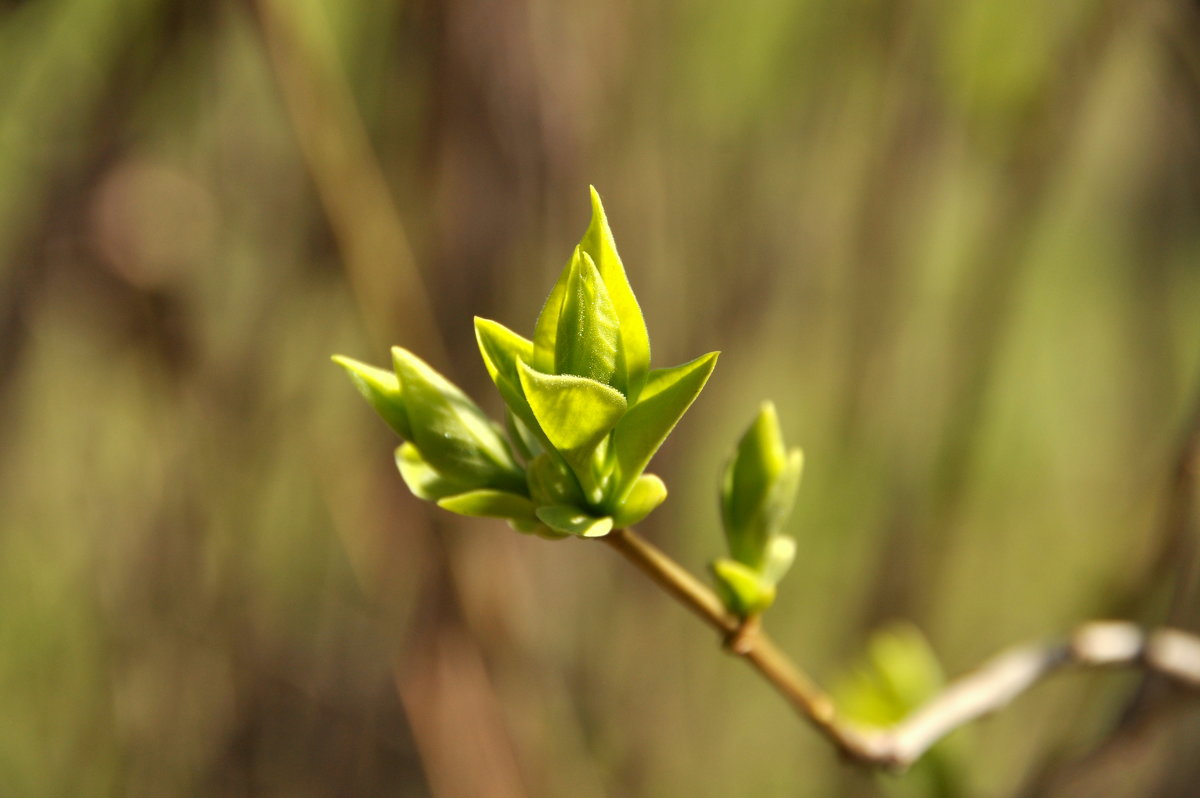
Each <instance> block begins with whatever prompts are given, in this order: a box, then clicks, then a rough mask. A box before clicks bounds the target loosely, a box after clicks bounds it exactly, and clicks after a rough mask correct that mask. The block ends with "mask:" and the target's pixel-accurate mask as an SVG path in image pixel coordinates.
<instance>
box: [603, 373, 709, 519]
mask: <svg viewBox="0 0 1200 798" xmlns="http://www.w3.org/2000/svg"><path fill="white" fill-rule="evenodd" d="M718 354H719V353H718V352H710V353H708V354H707V355H701V356H700V357H698V358H696V359H695V360H693V361H690V362H688V363H684V364H682V365H679V366H674V367H672V368H667V369H655V370H654V371H652V372H650V376H649V378H648V379H647V381H646V387H645V388H644V389H643V390H642V392H641V396H640V397H639V398H638V402H637V404H635V405H634V406H633V407H631V408H630V409H629V412H627V413H626V414H625V416H624V418H622V419H621V421H620V423H619V424H617V427H616V429H615V430H613V447H614V449H615V454H616V460H617V475H618V479H619V480H620V483H619V484H620V485H621V488H622V490H623V491H625V492H627V491H629V490H631V489H632V488H633V484H634V480H636V479H637V478H638V476H639V475H640V474H641V473H642V471H644V470H645V468H646V465H647V464H648V463H649V462H650V458H651V457H653V456H654V453H655V452H657V451H658V447H660V446H662V443H663V441H665V440H666V439H667V435H669V434H670V433H671V430H672V429H674V428H675V424H676V423H678V421H679V419H680V418H681V417H682V416H683V414H684V413H685V412H686V411H687V409H688V408H689V407H690V406H691V404H692V402H693V401H695V399H696V397H697V396H699V395H700V391H701V390H703V388H704V383H706V382H707V381H708V377H709V375H710V374H712V370H713V368H714V367H715V366H716V365H717V355H718ZM623 498H624V496H623V495H620V494H618V497H617V499H618V501H620V500H621V499H623Z"/></svg>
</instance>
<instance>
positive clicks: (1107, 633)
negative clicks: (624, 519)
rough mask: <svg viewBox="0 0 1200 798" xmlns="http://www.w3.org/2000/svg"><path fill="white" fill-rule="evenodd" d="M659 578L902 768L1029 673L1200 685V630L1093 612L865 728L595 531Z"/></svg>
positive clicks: (866, 750) (628, 551)
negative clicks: (1055, 636)
mask: <svg viewBox="0 0 1200 798" xmlns="http://www.w3.org/2000/svg"><path fill="white" fill-rule="evenodd" d="M602 540H604V541H605V542H606V543H608V544H609V545H610V546H612V547H613V548H614V549H616V550H617V551H618V552H620V553H621V554H622V556H624V557H625V558H626V559H627V560H629V561H630V562H632V563H633V564H634V565H636V566H637V567H638V568H639V569H640V570H641V571H642V572H643V573H645V574H646V575H647V576H649V577H650V578H651V579H652V580H653V581H654V582H655V583H656V584H657V585H658V586H659V587H661V588H662V589H663V590H665V591H666V592H667V593H669V594H671V595H672V596H674V597H675V599H676V600H678V601H679V602H680V603H681V604H683V605H684V606H686V607H687V608H688V609H690V610H692V611H693V612H694V613H696V614H697V615H698V616H700V618H701V619H702V620H704V621H705V622H706V623H708V625H709V626H712V627H713V628H714V629H716V630H717V631H718V632H719V633H721V635H722V637H723V638H724V639H725V640H726V641H728V640H730V639H731V636H733V635H737V637H738V640H739V641H740V645H739V646H737V647H727V648H729V650H730V653H732V654H734V655H735V656H739V657H741V658H742V659H744V660H746V662H748V663H749V664H750V665H751V667H753V668H754V669H755V670H757V671H758V672H759V673H760V674H762V676H763V678H765V679H766V680H767V681H768V682H769V683H770V684H771V685H772V686H773V687H774V688H775V689H776V690H778V691H779V693H780V694H782V695H783V696H784V697H785V698H786V699H787V700H788V702H789V703H790V704H791V705H792V706H793V707H794V708H795V709H796V711H797V712H799V713H800V715H801V716H802V717H803V718H804V719H805V720H807V721H808V722H809V723H811V724H812V725H813V726H814V727H815V728H816V729H817V730H818V731H819V732H821V733H822V734H823V735H825V736H826V737H827V738H828V739H829V740H830V741H831V742H832V743H833V744H834V745H835V746H837V748H838V749H839V750H840V751H841V752H842V753H843V754H844V755H846V756H847V757H848V758H850V759H851V760H853V761H855V762H857V763H860V764H862V765H866V766H870V767H879V768H886V769H890V770H904V769H906V768H907V767H909V766H910V765H912V764H913V763H914V762H916V761H917V760H918V759H920V758H921V756H922V755H923V754H924V753H925V752H926V751H928V750H929V749H930V748H931V747H932V746H933V745H934V744H935V743H936V742H937V741H938V740H940V739H941V738H942V737H944V736H946V735H947V734H949V733H950V732H951V731H953V730H954V729H957V728H958V727H960V726H962V725H964V724H966V723H969V722H970V721H972V720H975V719H977V718H979V717H982V716H984V715H987V714H989V713H991V712H994V711H996V710H998V709H1000V708H1002V707H1004V706H1005V705H1007V704H1008V703H1009V702H1010V701H1012V700H1013V699H1014V698H1016V697H1017V696H1018V695H1020V694H1021V693H1023V692H1025V691H1026V690H1028V689H1029V688H1030V687H1032V686H1033V685H1034V684H1036V683H1037V682H1039V681H1041V680H1042V679H1044V678H1046V677H1047V676H1049V675H1050V674H1052V673H1054V672H1056V671H1058V670H1061V669H1063V668H1065V667H1067V666H1078V667H1084V668H1113V667H1141V668H1144V669H1146V670H1148V671H1150V672H1153V673H1158V674H1161V675H1163V676H1166V677H1168V678H1169V679H1171V680H1172V681H1174V682H1177V683H1179V684H1181V685H1183V686H1185V687H1189V688H1192V689H1195V690H1200V638H1198V637H1196V636H1194V635H1191V634H1187V633H1185V632H1181V631H1178V630H1173V629H1158V630H1153V631H1149V632H1147V631H1144V630H1142V629H1141V628H1139V627H1138V626H1136V625H1135V624H1132V623H1127V622H1124V621H1092V622H1089V623H1086V624H1083V625H1082V626H1080V627H1079V628H1078V629H1077V630H1076V631H1075V632H1074V633H1073V634H1072V635H1071V636H1070V638H1068V639H1067V640H1065V641H1057V642H1051V643H1046V644H1033V645H1026V646H1020V647H1017V648H1014V649H1011V650H1009V651H1007V652H1004V653H1002V654H1000V655H999V656H997V657H995V658H994V659H992V660H990V661H989V662H987V663H985V664H984V665H983V666H982V667H980V668H979V669H977V670H976V671H974V672H973V673H971V674H968V675H967V676H964V677H962V678H961V679H959V680H958V681H955V682H953V683H952V684H951V685H950V686H949V687H947V688H946V689H945V690H943V691H942V692H941V693H939V694H938V695H937V696H935V697H934V698H933V699H932V700H930V701H929V702H928V703H926V704H925V705H924V706H923V707H921V708H919V709H918V710H916V711H915V712H913V713H912V714H911V715H909V716H908V717H907V718H905V719H904V720H903V721H901V722H900V723H898V724H897V725H895V726H893V727H892V728H890V729H883V730H876V729H866V728H862V727H859V726H856V725H854V724H852V723H849V722H847V721H845V720H843V719H840V718H839V717H838V715H837V710H836V708H835V706H834V703H833V700H832V699H831V698H830V696H829V695H828V694H827V693H826V692H825V691H824V690H822V689H821V688H820V687H819V686H817V684H816V683H815V682H814V681H813V680H812V679H811V678H810V677H809V676H808V675H807V674H805V673H804V671H802V670H801V669H800V668H799V667H797V666H796V665H795V664H794V663H793V662H792V661H791V660H790V659H789V658H788V656H787V655H786V654H784V653H783V652H782V651H780V649H779V648H778V647H777V646H776V645H775V644H774V642H772V640H771V638H770V637H768V636H767V633H766V632H765V631H763V630H762V628H761V627H760V626H757V625H752V626H747V625H744V624H743V623H742V620H741V619H740V618H739V617H738V616H736V615H734V614H733V613H731V612H729V611H728V610H727V609H725V607H724V605H722V603H721V600H720V599H719V598H718V597H717V595H716V594H715V593H714V592H713V591H712V590H710V589H709V588H708V587H707V586H705V585H704V584H703V583H702V582H700V581H699V580H698V579H696V578H695V577H694V576H692V575H691V574H690V573H689V572H688V571H687V570H685V569H684V568H683V567H681V566H680V565H679V564H678V563H676V562H675V561H674V560H672V559H671V558H670V557H669V556H667V555H666V554H665V553H663V552H662V551H661V550H660V549H659V548H657V547H656V546H654V545H653V544H651V543H650V542H648V541H646V540H645V539H643V538H642V537H640V536H639V535H638V534H637V533H635V532H634V531H633V530H632V529H618V530H616V531H614V532H612V533H611V534H609V535H607V536H606V537H604V538H602Z"/></svg>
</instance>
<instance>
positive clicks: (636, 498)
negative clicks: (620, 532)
mask: <svg viewBox="0 0 1200 798" xmlns="http://www.w3.org/2000/svg"><path fill="white" fill-rule="evenodd" d="M666 498H667V486H666V485H665V484H663V481H662V480H661V479H659V478H658V477H657V476H656V475H654V474H642V475H641V476H640V477H638V478H637V480H636V481H634V483H633V488H632V489H631V490H630V491H629V494H628V495H627V496H626V497H625V500H624V501H622V502H621V504H620V506H619V507H617V508H616V510H615V511H614V514H613V526H614V527H616V528H617V529H622V528H624V527H628V526H633V525H634V524H636V523H638V522H639V521H641V520H642V519H643V518H645V517H646V516H648V515H649V514H650V513H651V512H653V511H654V509H655V508H656V507H658V505H660V504H662V503H663V501H665V500H666Z"/></svg>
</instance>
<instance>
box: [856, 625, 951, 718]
mask: <svg viewBox="0 0 1200 798" xmlns="http://www.w3.org/2000/svg"><path fill="white" fill-rule="evenodd" d="M944 683H945V676H944V674H943V671H942V667H941V664H940V663H939V662H938V659H937V655H936V654H934V652H933V649H932V647H931V646H930V645H929V641H928V640H926V639H925V636H924V635H923V634H921V631H920V630H919V629H917V627H915V626H913V625H912V624H909V623H895V624H890V625H888V626H886V627H884V628H882V629H880V630H878V631H876V632H875V633H873V634H872V635H871V639H870V641H869V642H868V643H867V651H866V655H865V656H864V657H863V659H862V661H861V662H860V663H858V664H857V665H855V666H854V667H853V668H852V669H851V670H850V671H849V672H848V673H847V674H846V675H845V676H843V678H842V679H840V680H839V681H837V682H835V684H834V690H833V692H834V696H835V698H836V699H837V703H838V707H839V709H840V710H841V712H842V713H843V714H844V715H845V716H846V717H847V718H849V719H850V720H853V721H854V722H856V723H861V724H864V725H871V726H890V725H892V724H894V723H898V722H899V721H901V720H903V719H904V718H905V717H906V716H908V714H909V713H911V712H912V711H913V710H915V709H917V708H918V707H920V706H921V705H922V704H924V703H925V702H926V701H928V700H929V699H930V698H932V697H933V696H934V695H936V694H937V692H938V691H939V690H940V689H941V688H942V685H943V684H944Z"/></svg>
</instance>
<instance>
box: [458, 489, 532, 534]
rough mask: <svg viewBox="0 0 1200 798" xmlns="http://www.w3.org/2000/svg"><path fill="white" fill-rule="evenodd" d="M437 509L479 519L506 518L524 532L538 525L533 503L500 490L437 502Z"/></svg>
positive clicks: (464, 495) (474, 492)
mask: <svg viewBox="0 0 1200 798" xmlns="http://www.w3.org/2000/svg"><path fill="white" fill-rule="evenodd" d="M438 507H441V508H442V509H444V510H449V511H450V512H452V513H458V514H459V515H471V516H476V517H480V518H507V519H509V520H511V521H513V522H514V523H516V524H518V525H519V528H521V529H524V530H525V531H531V530H532V529H533V528H534V527H536V526H537V524H538V519H537V516H536V515H534V512H533V511H534V507H533V502H531V501H530V500H529V499H528V498H526V497H524V496H519V495H517V494H515V493H508V492H507V491H501V490H486V489H485V490H473V491H468V492H467V493H459V494H457V495H454V496H447V497H446V498H444V499H439V500H438Z"/></svg>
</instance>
